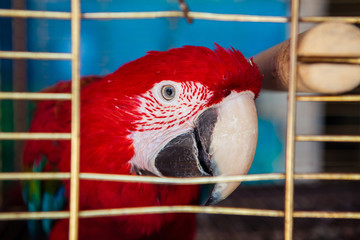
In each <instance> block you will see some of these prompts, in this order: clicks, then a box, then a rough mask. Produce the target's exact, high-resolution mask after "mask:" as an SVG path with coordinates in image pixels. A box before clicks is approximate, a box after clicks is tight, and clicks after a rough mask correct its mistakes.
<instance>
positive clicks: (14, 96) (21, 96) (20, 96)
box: [0, 92, 71, 100]
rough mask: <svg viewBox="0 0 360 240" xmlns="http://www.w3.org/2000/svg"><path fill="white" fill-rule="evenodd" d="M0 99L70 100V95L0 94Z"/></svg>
mask: <svg viewBox="0 0 360 240" xmlns="http://www.w3.org/2000/svg"><path fill="white" fill-rule="evenodd" d="M0 99H13V100H20V99H21V100H71V94H70V93H42V92H34V93H32V92H0Z"/></svg>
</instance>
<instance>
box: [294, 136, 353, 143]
mask: <svg viewBox="0 0 360 240" xmlns="http://www.w3.org/2000/svg"><path fill="white" fill-rule="evenodd" d="M295 140H296V141H301V142H360V136H355V135H354V136H353V135H297V136H296V137H295Z"/></svg>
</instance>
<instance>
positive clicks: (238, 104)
mask: <svg viewBox="0 0 360 240" xmlns="http://www.w3.org/2000/svg"><path fill="white" fill-rule="evenodd" d="M216 108H217V113H218V119H217V122H216V124H215V127H214V130H213V135H212V141H211V145H210V155H211V156H212V158H211V162H212V163H213V164H215V165H216V166H214V168H213V169H214V170H215V172H214V175H215V176H231V175H244V174H247V172H248V171H249V169H250V166H251V164H252V161H253V158H254V155H255V150H256V144H257V136H258V120H257V114H256V108H255V103H254V94H253V93H252V92H250V91H246V92H241V93H236V92H233V93H231V94H230V95H229V96H227V97H226V98H225V99H224V100H223V101H222V102H220V103H219V104H218V105H217V106H216ZM239 184H240V183H239V182H236V183H218V184H216V185H215V187H214V189H213V192H212V194H211V196H210V199H209V200H208V204H215V203H217V202H219V201H221V200H223V199H225V198H226V197H227V196H229V195H230V194H231V193H232V192H233V191H234V190H235V189H236V188H237V186H238V185H239Z"/></svg>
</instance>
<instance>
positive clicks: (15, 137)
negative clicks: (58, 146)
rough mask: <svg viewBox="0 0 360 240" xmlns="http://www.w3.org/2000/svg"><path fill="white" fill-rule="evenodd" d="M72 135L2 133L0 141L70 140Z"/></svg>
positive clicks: (0, 133)
mask: <svg viewBox="0 0 360 240" xmlns="http://www.w3.org/2000/svg"><path fill="white" fill-rule="evenodd" d="M70 139H71V134H70V133H34V132H0V140H70Z"/></svg>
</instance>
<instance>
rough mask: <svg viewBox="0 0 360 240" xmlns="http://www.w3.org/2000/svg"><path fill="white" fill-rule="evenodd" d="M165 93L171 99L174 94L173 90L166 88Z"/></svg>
mask: <svg viewBox="0 0 360 240" xmlns="http://www.w3.org/2000/svg"><path fill="white" fill-rule="evenodd" d="M165 93H166V95H167V96H168V97H172V95H173V94H174V90H173V89H172V88H171V87H167V88H166V89H165Z"/></svg>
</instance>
